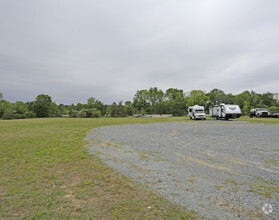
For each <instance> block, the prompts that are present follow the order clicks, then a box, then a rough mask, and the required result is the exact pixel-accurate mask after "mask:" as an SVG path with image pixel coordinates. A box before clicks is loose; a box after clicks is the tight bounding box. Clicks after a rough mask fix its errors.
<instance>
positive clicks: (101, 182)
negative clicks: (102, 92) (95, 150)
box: [0, 118, 194, 219]
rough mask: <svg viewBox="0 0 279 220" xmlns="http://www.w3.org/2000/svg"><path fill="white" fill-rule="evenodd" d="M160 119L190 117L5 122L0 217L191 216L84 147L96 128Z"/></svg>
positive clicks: (0, 127) (0, 137)
mask: <svg viewBox="0 0 279 220" xmlns="http://www.w3.org/2000/svg"><path fill="white" fill-rule="evenodd" d="M160 121H185V118H172V119H126V118H125V119H70V118H52V119H30V120H12V121H0V169H1V175H0V183H1V184H0V219H14V218H36V219H50V218H52V219H53V218H54V219H57V218H60V219H61V218H63V219H70V218H75V219H76V218H80V219H85V218H103V219H106V218H115V219H117V218H122V219H123V218H124V219H125V218H177V219H180V218H192V217H193V216H194V215H193V214H192V213H190V212H189V211H186V210H185V209H183V208H180V207H178V206H175V205H173V204H171V203H170V202H167V201H166V200H164V199H162V198H161V197H160V196H157V195H156V194H155V193H152V192H151V191H149V190H147V189H146V188H145V187H143V186H138V185H135V184H134V183H133V182H132V181H130V180H129V179H127V178H126V177H124V176H121V175H120V174H117V173H115V172H114V171H113V170H112V169H111V168H109V167H107V166H106V165H104V164H103V163H102V161H101V160H100V159H99V158H98V157H96V156H92V155H90V154H89V153H88V152H87V151H86V149H85V148H84V145H85V144H86V143H85V141H84V137H85V136H86V132H88V131H89V130H90V129H92V128H96V127H99V126H105V125H119V124H126V123H147V122H160ZM150 207H151V208H150Z"/></svg>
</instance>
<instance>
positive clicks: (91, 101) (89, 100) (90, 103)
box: [87, 97, 96, 108]
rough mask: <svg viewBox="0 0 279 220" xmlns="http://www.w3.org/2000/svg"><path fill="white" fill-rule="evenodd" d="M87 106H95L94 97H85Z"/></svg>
mask: <svg viewBox="0 0 279 220" xmlns="http://www.w3.org/2000/svg"><path fill="white" fill-rule="evenodd" d="M87 105H88V108H96V99H95V98H94V97H90V98H89V99H87Z"/></svg>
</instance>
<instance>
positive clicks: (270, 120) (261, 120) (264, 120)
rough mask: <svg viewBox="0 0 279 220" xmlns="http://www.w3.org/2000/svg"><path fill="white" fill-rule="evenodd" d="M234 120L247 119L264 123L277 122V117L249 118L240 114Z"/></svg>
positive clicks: (278, 119)
mask: <svg viewBox="0 0 279 220" xmlns="http://www.w3.org/2000/svg"><path fill="white" fill-rule="evenodd" d="M235 120H236V121H249V122H252V123H264V124H279V118H255V117H254V118H250V117H248V116H242V117H240V118H239V119H235Z"/></svg>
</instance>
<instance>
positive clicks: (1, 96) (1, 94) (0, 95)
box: [0, 92, 3, 101]
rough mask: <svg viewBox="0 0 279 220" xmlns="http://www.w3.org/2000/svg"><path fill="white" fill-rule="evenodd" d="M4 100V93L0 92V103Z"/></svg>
mask: <svg viewBox="0 0 279 220" xmlns="http://www.w3.org/2000/svg"><path fill="white" fill-rule="evenodd" d="M2 99H3V93H2V92H0V101H1V100H2Z"/></svg>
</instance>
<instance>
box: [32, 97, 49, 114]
mask: <svg viewBox="0 0 279 220" xmlns="http://www.w3.org/2000/svg"><path fill="white" fill-rule="evenodd" d="M51 103H52V100H51V97H50V96H48V95H44V94H41V95H38V96H37V97H36V101H35V102H34V104H33V109H34V112H35V114H36V116H37V117H48V116H49V110H50V105H51Z"/></svg>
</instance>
